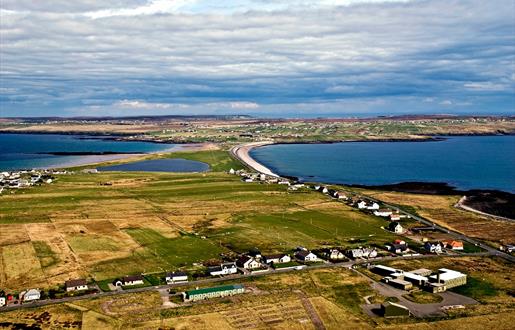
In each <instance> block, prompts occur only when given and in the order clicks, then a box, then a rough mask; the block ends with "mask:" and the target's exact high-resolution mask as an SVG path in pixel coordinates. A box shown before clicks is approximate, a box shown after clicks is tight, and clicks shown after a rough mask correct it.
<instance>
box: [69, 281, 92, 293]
mask: <svg viewBox="0 0 515 330" xmlns="http://www.w3.org/2000/svg"><path fill="white" fill-rule="evenodd" d="M64 287H65V288H66V291H67V292H70V291H81V290H87V289H88V283H87V282H86V280H84V279H78V280H69V281H66V282H64Z"/></svg>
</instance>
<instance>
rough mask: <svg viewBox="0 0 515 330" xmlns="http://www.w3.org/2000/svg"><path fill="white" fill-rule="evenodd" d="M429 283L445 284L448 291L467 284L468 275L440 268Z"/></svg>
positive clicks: (430, 278)
mask: <svg viewBox="0 0 515 330" xmlns="http://www.w3.org/2000/svg"><path fill="white" fill-rule="evenodd" d="M429 281H430V282H432V283H437V284H443V285H445V287H446V288H447V289H450V288H454V287H457V286H460V285H465V284H467V274H463V273H460V272H458V271H455V270H452V269H447V268H440V269H438V273H437V274H435V275H431V276H429Z"/></svg>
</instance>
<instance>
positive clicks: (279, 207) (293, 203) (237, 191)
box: [0, 150, 394, 289]
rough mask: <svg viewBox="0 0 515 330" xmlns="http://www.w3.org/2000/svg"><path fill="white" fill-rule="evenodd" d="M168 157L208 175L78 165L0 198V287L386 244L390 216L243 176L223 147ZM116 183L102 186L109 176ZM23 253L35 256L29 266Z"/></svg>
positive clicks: (96, 277)
mask: <svg viewBox="0 0 515 330" xmlns="http://www.w3.org/2000/svg"><path fill="white" fill-rule="evenodd" d="M170 157H180V158H187V159H194V160H200V161H205V162H208V163H209V164H210V166H211V167H212V169H213V171H211V172H207V173H187V174H184V173H138V172H130V173H123V172H102V173H98V174H83V173H76V174H74V175H63V176H60V177H58V179H57V181H56V182H55V183H53V184H52V185H47V186H41V187H33V188H31V189H26V190H20V191H18V192H16V193H15V194H9V195H5V196H2V197H0V198H1V203H0V227H1V230H0V249H1V254H0V259H1V260H2V262H3V264H4V265H6V266H5V267H4V268H2V269H0V287H5V288H7V289H23V288H25V287H27V286H33V285H39V286H40V287H50V286H55V285H59V284H62V283H63V282H64V281H65V280H67V279H69V278H76V277H86V278H89V279H95V280H103V279H111V278H114V277H118V276H123V275H127V274H134V273H140V272H150V273H151V272H162V271H165V270H175V269H178V268H181V269H188V268H191V267H192V264H193V263H199V262H202V261H208V260H212V261H215V260H216V259H219V258H220V257H219V256H220V254H221V253H224V254H235V253H241V252H245V251H246V250H248V249H249V248H252V247H258V248H260V249H261V250H262V252H263V253H272V252H287V251H290V250H291V249H293V248H294V247H296V246H298V245H305V246H307V247H310V248H317V247H323V246H336V245H337V246H351V245H353V244H355V243H354V242H356V240H359V242H360V244H367V242H369V243H383V242H386V241H389V240H391V239H393V238H394V236H393V235H391V234H390V233H388V232H386V231H384V230H382V229H381V226H384V225H386V221H384V220H381V219H378V218H376V217H373V216H368V215H365V214H363V213H361V212H358V211H356V210H354V209H352V208H350V207H347V206H345V205H344V204H342V203H339V202H336V201H333V200H330V199H328V198H327V197H325V196H323V195H321V194H318V193H315V192H309V191H306V192H295V193H292V192H288V191H287V189H286V187H285V186H281V185H267V184H258V183H243V182H241V181H240V179H239V178H238V177H237V176H232V175H229V174H226V173H224V172H223V170H227V169H230V168H240V167H239V166H238V164H237V163H235V162H234V160H232V159H231V158H230V157H229V156H228V153H227V152H225V151H221V150H209V151H198V152H181V153H177V154H173V155H172V156H170ZM108 181H109V182H111V183H112V185H109V186H106V185H102V183H104V182H108ZM17 260H30V261H31V267H32V268H31V271H30V272H27V271H26V268H25V267H21V266H20V265H19V264H18V263H17V262H16V261H17Z"/></svg>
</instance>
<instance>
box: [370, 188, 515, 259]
mask: <svg viewBox="0 0 515 330" xmlns="http://www.w3.org/2000/svg"><path fill="white" fill-rule="evenodd" d="M367 198H368V199H370V200H371V201H374V202H378V203H382V204H383V205H385V206H387V207H389V208H391V209H394V210H398V211H399V212H400V213H402V214H405V215H407V216H409V217H411V218H412V219H414V220H416V221H418V222H420V223H423V224H425V225H427V226H432V227H434V228H435V229H437V230H440V231H442V232H444V233H448V234H450V235H451V236H453V237H454V238H456V239H459V240H462V241H466V242H469V243H470V244H474V245H477V246H479V247H481V248H482V249H485V250H486V251H488V253H489V254H491V255H494V256H498V257H501V258H504V259H506V260H509V261H511V262H515V257H514V256H512V255H510V254H507V253H504V252H502V251H499V250H497V249H495V248H493V247H491V246H489V245H486V244H483V243H481V242H480V241H477V240H475V239H473V238H470V237H468V236H465V235H463V234H461V233H459V232H457V231H454V230H450V229H447V228H445V227H442V226H440V225H438V224H436V223H434V222H432V221H430V220H428V219H425V218H422V217H420V216H418V215H415V214H411V213H409V212H406V211H403V210H401V209H399V208H398V207H396V206H394V205H391V204H388V203H385V202H383V201H381V200H378V199H376V198H373V197H370V196H367Z"/></svg>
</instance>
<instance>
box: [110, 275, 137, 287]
mask: <svg viewBox="0 0 515 330" xmlns="http://www.w3.org/2000/svg"><path fill="white" fill-rule="evenodd" d="M144 283H145V282H144V281H143V276H141V275H130V276H125V277H124V278H123V279H121V280H115V281H114V285H115V286H132V285H142V284H144Z"/></svg>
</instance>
